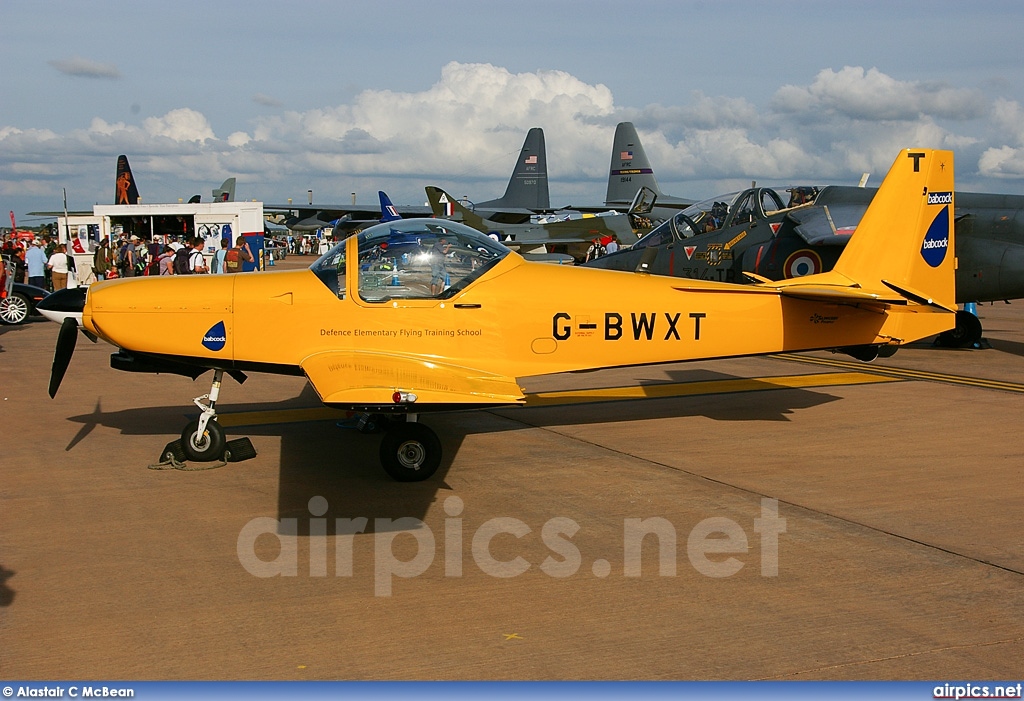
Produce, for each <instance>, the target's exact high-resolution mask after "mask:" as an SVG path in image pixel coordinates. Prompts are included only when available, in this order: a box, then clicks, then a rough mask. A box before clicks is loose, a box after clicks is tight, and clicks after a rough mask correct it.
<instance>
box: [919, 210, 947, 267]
mask: <svg viewBox="0 0 1024 701" xmlns="http://www.w3.org/2000/svg"><path fill="white" fill-rule="evenodd" d="M948 248H949V206H948V205H947V206H945V207H943V208H942V211H940V212H939V213H938V214H936V215H935V219H934V220H933V221H932V225H931V226H929V227H928V233H927V234H925V235H924V243H922V244H921V257H922V258H924V262H925V263H927V264H928V265H930V266H932V267H933V268H937V267H939V266H940V265H942V261H944V260H945V259H946V250H947V249H948Z"/></svg>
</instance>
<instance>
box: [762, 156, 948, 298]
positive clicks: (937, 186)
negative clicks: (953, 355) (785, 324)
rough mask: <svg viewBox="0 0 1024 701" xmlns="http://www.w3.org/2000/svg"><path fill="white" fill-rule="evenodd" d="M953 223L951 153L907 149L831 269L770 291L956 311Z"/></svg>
mask: <svg viewBox="0 0 1024 701" xmlns="http://www.w3.org/2000/svg"><path fill="white" fill-rule="evenodd" d="M953 219H954V217H953V152H952V151H938V150H932V149H907V150H906V151H902V152H901V153H900V154H899V156H897V157H896V161H895V162H894V163H893V164H892V168H890V169H889V173H888V175H886V176H885V180H884V181H883V182H882V186H881V187H880V188H879V189H878V192H877V194H875V196H874V199H872V201H871V205H870V206H869V207H868V210H867V212H865V213H864V217H863V218H862V219H861V220H860V224H858V225H857V231H856V232H855V233H854V234H853V236H852V237H851V238H850V242H849V243H848V244H847V245H846V248H845V249H844V250H843V253H842V255H841V256H840V257H839V261H838V262H837V263H836V265H835V267H834V268H833V269H832V270H831V271H830V272H827V273H821V274H819V275H809V276H807V277H803V278H795V279H793V280H787V281H785V282H783V283H776V284H775V285H774V286H776V287H778V289H779V290H780V291H781V292H782V294H784V295H790V296H795V297H813V298H816V299H836V300H839V299H845V301H847V302H850V301H856V300H857V299H866V298H870V297H874V298H876V299H877V300H878V301H883V302H889V301H892V300H896V301H901V302H904V303H905V302H907V301H910V302H914V303H916V304H921V305H928V306H932V307H936V308H939V309H945V310H947V311H955V310H956V289H955V279H954V278H955V270H956V255H955V253H954V250H955V249H954V242H953V230H954V227H953ZM893 293H895V295H894V294H893Z"/></svg>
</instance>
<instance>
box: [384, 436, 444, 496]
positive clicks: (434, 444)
mask: <svg viewBox="0 0 1024 701" xmlns="http://www.w3.org/2000/svg"><path fill="white" fill-rule="evenodd" d="M380 462H381V465H382V466H383V467H384V471H385V472H387V473H388V474H389V475H391V477H393V478H394V479H395V480H397V481H399V482H420V481H422V480H425V479H427V478H429V477H430V476H431V475H433V474H434V473H435V472H437V468H438V466H439V465H440V464H441V441H440V439H439V438H438V437H437V434H436V433H434V432H433V431H432V430H430V429H429V428H427V427H426V426H424V425H423V424H420V423H414V422H405V423H396V424H393V425H392V426H390V427H389V428H388V430H387V433H385V434H384V439H383V440H382V441H381V443H380Z"/></svg>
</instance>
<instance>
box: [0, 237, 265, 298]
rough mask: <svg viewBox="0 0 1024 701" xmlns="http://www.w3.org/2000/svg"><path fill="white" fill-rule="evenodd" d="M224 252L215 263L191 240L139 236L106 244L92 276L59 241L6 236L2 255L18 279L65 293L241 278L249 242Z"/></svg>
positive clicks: (225, 245)
mask: <svg viewBox="0 0 1024 701" xmlns="http://www.w3.org/2000/svg"><path fill="white" fill-rule="evenodd" d="M234 243H235V245H234V246H233V247H232V246H230V245H229V242H228V240H227V239H221V247H220V249H219V250H218V251H216V252H215V253H214V254H213V256H212V257H211V258H210V259H207V257H206V255H205V254H204V252H203V249H204V247H205V245H206V241H205V240H204V239H202V238H200V237H188V238H185V240H184V241H178V240H172V241H170V242H168V243H167V244H159V243H152V242H148V241H144V240H142V239H141V238H140V237H139V236H137V235H135V234H132V235H130V236H121V237H119V238H118V239H117V240H116V241H114V243H113V244H112V243H111V242H110V240H109V239H108V238H104V239H103V240H101V241H100V242H99V243H98V244H96V248H95V250H94V251H93V253H92V266H91V268H92V269H91V270H86V271H79V270H77V269H76V263H75V257H74V255H72V254H71V253H70V252H68V250H67V246H66V245H65V244H63V243H60V242H58V241H57V239H56V237H53V236H50V235H45V234H44V235H42V236H40V237H38V238H34V239H29V240H27V241H24V240H22V239H19V238H16V237H14V236H13V235H5V236H4V239H3V243H2V244H0V252H2V253H3V256H4V258H6V259H7V260H9V261H10V262H11V263H12V264H13V265H14V267H15V273H14V279H15V280H16V281H17V282H24V283H26V284H29V285H34V286H36V287H40V288H42V289H44V290H47V291H51V292H52V291H54V290H61V289H64V288H66V287H69V286H74V285H77V284H79V283H86V282H90V281H91V280H92V279H95V280H109V279H112V278H118V277H138V276H144V275H195V274H206V273H214V274H225V273H237V272H241V271H242V270H243V269H244V268H243V266H244V265H245V264H246V263H252V262H253V260H254V256H253V253H252V250H251V249H250V248H249V244H248V243H247V242H246V240H245V237H244V236H239V237H237V239H236V240H235V242H234Z"/></svg>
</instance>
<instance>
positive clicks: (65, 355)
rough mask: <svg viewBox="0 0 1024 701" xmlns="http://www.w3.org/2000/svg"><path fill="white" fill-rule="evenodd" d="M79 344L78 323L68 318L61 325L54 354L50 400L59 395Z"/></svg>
mask: <svg viewBox="0 0 1024 701" xmlns="http://www.w3.org/2000/svg"><path fill="white" fill-rule="evenodd" d="M77 342H78V322H77V321H76V320H75V319H72V318H70V317H68V318H67V319H64V321H62V322H61V324H60V333H58V334H57V348H56V350H54V352H53V368H52V369H51V370H50V399H53V398H54V397H55V396H56V395H57V390H58V389H60V383H61V381H62V380H63V379H64V373H66V372H67V371H68V365H69V364H70V363H71V356H72V355H74V353H75V344H76V343H77Z"/></svg>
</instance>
